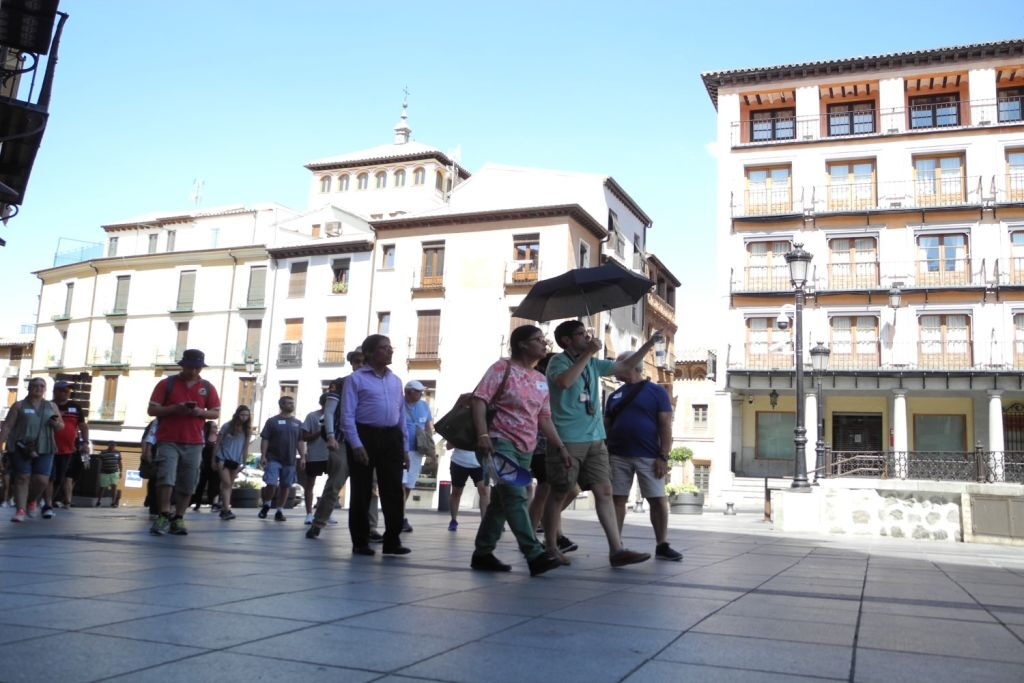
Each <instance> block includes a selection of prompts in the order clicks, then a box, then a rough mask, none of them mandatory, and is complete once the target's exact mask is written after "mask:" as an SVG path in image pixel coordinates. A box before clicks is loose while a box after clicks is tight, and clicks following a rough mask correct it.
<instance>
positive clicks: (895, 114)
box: [703, 40, 1024, 498]
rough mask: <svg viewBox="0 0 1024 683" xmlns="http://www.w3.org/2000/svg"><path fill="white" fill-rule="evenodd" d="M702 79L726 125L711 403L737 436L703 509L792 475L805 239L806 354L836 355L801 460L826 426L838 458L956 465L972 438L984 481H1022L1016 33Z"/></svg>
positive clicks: (811, 413) (1023, 147)
mask: <svg viewBox="0 0 1024 683" xmlns="http://www.w3.org/2000/svg"><path fill="white" fill-rule="evenodd" d="M703 79H704V83H705V85H706V87H707V91H708V94H709V96H710V98H711V100H712V103H713V104H714V105H715V107H716V109H717V117H718V125H717V131H718V141H717V146H718V151H719V154H718V159H719V168H718V187H719V189H718V205H719V212H718V220H717V229H716V234H717V245H718V253H719V259H720V269H719V272H720V277H721V280H720V281H719V283H718V289H719V292H720V294H721V299H720V300H721V316H722V323H723V325H722V328H723V334H722V339H721V343H720V344H719V346H718V349H717V356H718V359H719V362H720V363H722V365H723V366H724V367H723V368H722V370H723V371H721V372H719V376H718V393H717V395H716V398H715V412H716V413H717V415H716V417H717V420H718V424H719V425H731V428H723V429H721V430H720V433H721V436H723V437H724V438H722V439H720V443H719V445H718V448H717V450H716V453H715V458H714V467H713V468H712V474H711V477H712V486H711V488H712V498H714V497H715V496H716V492H717V494H720V493H721V491H724V490H726V489H728V488H729V487H730V486H732V483H733V482H732V480H733V478H743V477H766V476H768V477H780V476H786V475H791V474H792V471H793V457H794V448H793V428H794V423H795V422H794V410H795V404H794V339H793V325H792V324H789V325H788V326H786V327H785V329H782V328H780V326H779V325H778V323H777V320H778V317H779V314H780V312H781V313H783V315H785V316H788V317H790V318H791V317H792V309H793V305H792V302H793V300H794V299H793V297H794V291H793V287H792V285H791V283H790V280H789V268H788V266H787V264H786V261H785V258H784V257H785V254H786V253H787V252H788V251H790V250H791V249H792V247H793V245H794V244H797V243H802V244H803V246H804V248H805V249H806V250H807V251H809V252H811V253H812V254H813V261H812V262H811V268H810V271H809V274H808V284H807V291H808V302H807V305H806V309H805V311H804V318H803V320H804V332H805V334H804V339H803V347H804V351H805V353H806V352H807V351H808V350H809V349H810V347H811V346H812V345H814V344H816V343H817V342H819V341H820V342H822V343H823V344H825V345H827V346H828V347H829V349H830V351H831V355H830V357H829V365H828V369H827V370H826V371H825V372H824V373H823V378H822V379H823V382H822V384H823V387H822V392H821V394H822V403H821V405H819V404H818V402H817V401H816V398H815V395H814V394H815V392H814V391H813V390H811V391H809V395H808V397H807V399H806V405H807V416H808V417H807V420H806V424H807V427H808V438H809V443H808V449H807V452H808V461H809V462H808V468H809V469H814V467H815V463H814V462H813V459H814V455H815V454H814V445H815V439H816V434H815V426H816V422H817V419H818V416H819V415H820V416H822V419H823V420H824V437H825V442H826V444H827V446H828V447H829V448H830V449H831V450H832V454H831V457H832V459H833V460H840V459H842V458H843V457H844V454H853V455H857V454H863V453H873V454H875V455H876V456H877V457H878V458H882V456H883V454H885V453H901V454H909V455H906V456H901V457H907V458H910V459H914V458H917V457H920V458H929V457H934V458H954V459H955V458H961V459H965V458H968V457H971V456H970V453H971V452H973V451H974V449H975V448H976V445H977V444H978V443H980V444H981V447H982V448H983V449H984V450H985V452H986V453H989V455H988V456H987V458H988V463H989V467H988V468H989V474H988V476H989V477H990V478H993V479H997V480H1012V479H1014V478H1016V480H1017V481H1021V478H1022V477H1024V471H1022V470H1021V465H1020V464H1018V463H1019V462H1020V458H1021V455H1022V453H1021V452H1022V451H1024V427H1022V425H1024V422H1022V421H1021V417H1020V415H1021V413H1022V412H1024V388H1022V386H1021V384H1020V377H1021V376H1022V375H1021V369H1022V368H1021V364H1020V363H1021V360H1024V358H1022V356H1024V354H1022V353H1018V350H1019V349H1022V348H1024V296H1022V293H1024V287H1021V284H1022V283H1024V280H1022V279H1021V278H1020V275H1019V274H1018V273H1020V271H1021V270H1022V267H1021V266H1022V264H1024V261H1022V260H1021V259H1022V257H1024V251H1021V250H1022V249H1024V192H1022V188H1024V116H1022V114H1021V111H1022V110H1021V103H1022V96H1024V41H1021V40H1014V41H1006V42H1001V43H989V44H982V45H971V46H963V47H955V48H940V49H935V50H923V51H915V52H902V53H895V54H888V55H879V56H874V57H858V58H852V59H837V60H828V61H821V62H813V63H809V64H796V65H785V66H770V67H756V68H750V69H737V70H733V71H722V72H713V73H706V74H704V75H703ZM890 292H894V293H897V294H898V295H897V296H892V297H890ZM891 304H895V307H894V306H893V305H891ZM810 367H811V366H810V362H809V356H808V357H807V358H805V368H806V369H807V370H808V373H807V380H808V381H807V387H808V389H812V388H813V386H814V385H813V384H812V382H811V377H810V372H809V369H810ZM938 454H950V455H942V456H939V455H938ZM858 457H859V456H858ZM868 473H869V474H874V475H877V474H878V471H877V470H876V471H875V472H868ZM887 474H892V475H895V474H896V473H895V472H889V473H887ZM899 474H902V475H903V476H905V475H906V472H905V471H902V472H900V473H899Z"/></svg>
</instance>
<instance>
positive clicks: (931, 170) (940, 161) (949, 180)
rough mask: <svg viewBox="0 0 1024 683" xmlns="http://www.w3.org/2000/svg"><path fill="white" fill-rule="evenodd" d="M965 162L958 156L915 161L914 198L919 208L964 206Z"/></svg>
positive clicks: (925, 158) (922, 158) (918, 158)
mask: <svg viewBox="0 0 1024 683" xmlns="http://www.w3.org/2000/svg"><path fill="white" fill-rule="evenodd" d="M965 183H966V178H965V177H964V160H963V157H961V156H960V155H958V154H954V155H948V156H938V157H917V158H915V159H914V198H915V199H916V200H917V204H918V206H949V205H952V204H963V203H964V201H965V199H966V196H967V192H966V184H965Z"/></svg>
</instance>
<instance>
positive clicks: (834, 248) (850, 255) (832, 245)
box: [828, 237, 879, 289]
mask: <svg viewBox="0 0 1024 683" xmlns="http://www.w3.org/2000/svg"><path fill="white" fill-rule="evenodd" d="M877 242H878V241H877V240H876V238H874V237H840V238H836V239H831V240H829V241H828V255H829V263H828V286H829V289H864V288H867V287H877V286H878V276H879V273H878V246H877Z"/></svg>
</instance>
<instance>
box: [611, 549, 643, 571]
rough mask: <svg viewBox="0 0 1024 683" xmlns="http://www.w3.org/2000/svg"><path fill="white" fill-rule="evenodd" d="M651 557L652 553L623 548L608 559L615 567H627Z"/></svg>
mask: <svg viewBox="0 0 1024 683" xmlns="http://www.w3.org/2000/svg"><path fill="white" fill-rule="evenodd" d="M649 559H651V554H650V553H638V552H636V551H635V550H626V549H625V548H623V549H622V550H619V551H618V552H616V553H612V554H611V555H609V556H608V561H609V562H610V563H611V565H612V566H613V567H625V566H626V565H628V564H639V563H641V562H646V561H647V560H649Z"/></svg>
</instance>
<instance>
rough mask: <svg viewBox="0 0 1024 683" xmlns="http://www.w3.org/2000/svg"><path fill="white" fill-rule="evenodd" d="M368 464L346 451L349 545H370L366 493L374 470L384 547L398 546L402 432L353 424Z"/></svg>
mask: <svg viewBox="0 0 1024 683" xmlns="http://www.w3.org/2000/svg"><path fill="white" fill-rule="evenodd" d="M356 429H357V430H358V431H359V438H360V440H362V442H363V447H364V448H365V449H366V454H367V455H368V456H369V459H370V463H369V464H368V465H363V464H362V463H360V462H358V461H357V460H356V459H355V457H353V455H352V452H351V451H350V452H349V454H348V468H349V474H348V476H349V485H350V486H351V487H352V492H351V493H350V494H349V509H348V531H349V533H350V534H351V535H352V545H353V546H356V547H363V546H367V545H369V544H370V519H369V512H370V494H371V493H372V492H373V472H374V471H376V472H377V493H378V494H379V495H380V507H381V510H382V511H383V512H384V548H394V547H397V546H399V545H401V541H399V540H398V534H399V533H400V532H401V531H402V509H403V507H404V504H403V500H404V497H405V494H404V492H403V490H402V472H403V471H404V468H403V461H404V455H405V453H404V449H405V433H404V431H403V430H402V429H401V428H400V427H397V426H396V427H371V426H370V425H356Z"/></svg>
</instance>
